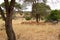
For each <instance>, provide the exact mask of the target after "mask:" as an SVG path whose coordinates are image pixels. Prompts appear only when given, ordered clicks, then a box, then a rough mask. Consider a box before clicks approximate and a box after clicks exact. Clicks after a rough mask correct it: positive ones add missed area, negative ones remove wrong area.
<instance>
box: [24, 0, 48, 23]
mask: <svg viewBox="0 0 60 40" xmlns="http://www.w3.org/2000/svg"><path fill="white" fill-rule="evenodd" d="M42 1H43V3H46V1H47V0H42ZM25 2H30V3H32V13H35V18H36V22H37V23H38V19H39V17H40V15H39V14H38V13H37V5H36V3H39V2H41V0H25Z"/></svg>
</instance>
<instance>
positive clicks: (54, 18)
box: [46, 10, 59, 21]
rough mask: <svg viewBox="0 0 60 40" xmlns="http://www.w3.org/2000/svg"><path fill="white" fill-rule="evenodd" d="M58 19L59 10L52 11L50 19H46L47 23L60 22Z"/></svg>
mask: <svg viewBox="0 0 60 40" xmlns="http://www.w3.org/2000/svg"><path fill="white" fill-rule="evenodd" d="M58 19H59V17H58V11H57V10H53V11H51V14H50V15H49V16H48V17H46V21H58Z"/></svg>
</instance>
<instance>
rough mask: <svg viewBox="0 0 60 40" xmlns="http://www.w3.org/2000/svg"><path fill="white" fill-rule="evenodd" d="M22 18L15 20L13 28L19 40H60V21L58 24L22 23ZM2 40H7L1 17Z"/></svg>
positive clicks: (0, 35)
mask: <svg viewBox="0 0 60 40" xmlns="http://www.w3.org/2000/svg"><path fill="white" fill-rule="evenodd" d="M22 21H25V20H23V19H22V18H19V19H16V20H13V29H14V31H15V34H16V38H17V40H59V37H58V35H59V34H60V22H59V23H58V24H51V23H45V24H42V23H41V24H39V25H36V24H21V22H22ZM0 40H7V36H6V33H5V27H4V21H2V19H0Z"/></svg>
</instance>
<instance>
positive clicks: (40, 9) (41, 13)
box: [32, 3, 50, 19]
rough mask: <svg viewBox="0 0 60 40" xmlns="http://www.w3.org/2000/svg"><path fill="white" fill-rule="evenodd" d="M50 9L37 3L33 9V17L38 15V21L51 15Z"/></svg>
mask: <svg viewBox="0 0 60 40" xmlns="http://www.w3.org/2000/svg"><path fill="white" fill-rule="evenodd" d="M47 10H50V7H49V6H48V5H46V4H44V3H35V4H33V7H32V17H36V14H38V17H39V18H38V19H40V18H42V17H45V16H47V15H48V14H49V12H50V11H47Z"/></svg>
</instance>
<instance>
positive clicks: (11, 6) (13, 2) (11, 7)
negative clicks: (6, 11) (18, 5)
mask: <svg viewBox="0 0 60 40" xmlns="http://www.w3.org/2000/svg"><path fill="white" fill-rule="evenodd" d="M14 6H15V0H11V2H10V12H13V9H14Z"/></svg>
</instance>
